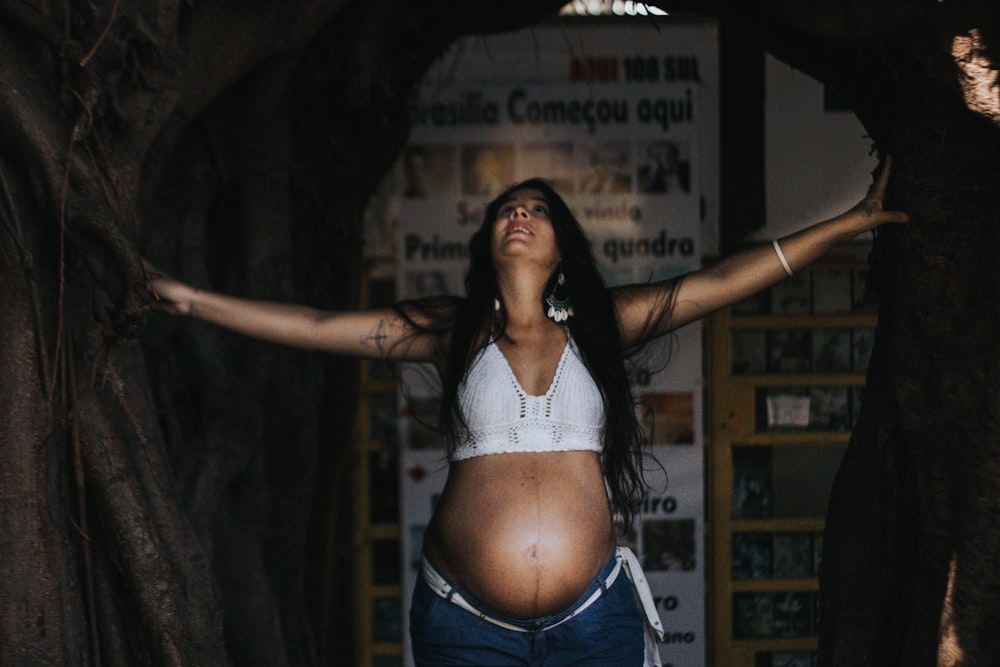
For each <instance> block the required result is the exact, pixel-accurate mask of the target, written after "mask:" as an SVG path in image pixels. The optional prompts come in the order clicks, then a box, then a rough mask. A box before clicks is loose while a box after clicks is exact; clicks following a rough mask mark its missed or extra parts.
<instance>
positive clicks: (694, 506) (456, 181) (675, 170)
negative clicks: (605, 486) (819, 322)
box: [395, 27, 717, 667]
mask: <svg viewBox="0 0 1000 667" xmlns="http://www.w3.org/2000/svg"><path fill="white" fill-rule="evenodd" d="M671 31H676V32H677V33H678V34H679V37H678V42H677V43H679V44H682V45H684V46H683V47H678V46H676V44H675V43H674V42H672V40H671V39H670V33H671ZM647 32H649V31H648V30H645V31H644V37H645V38H646V39H645V41H649V37H650V35H647V34H645V33H647ZM664 32H666V33H668V34H663V33H656V34H655V37H656V39H655V41H654V42H652V43H649V44H645V45H643V44H641V42H642V41H644V40H637V39H635V34H634V33H635V31H634V30H631V29H625V30H623V29H618V30H616V31H613V37H614V38H615V39H612V36H609V31H608V30H607V29H605V30H597V31H595V32H594V37H593V43H596V44H617V45H618V46H617V47H616V48H617V49H618V50H619V51H621V50H624V47H622V45H623V44H628V45H629V51H628V55H627V56H617V55H613V56H604V57H586V58H584V57H581V55H580V54H579V53H578V52H576V53H574V52H573V50H572V49H569V48H567V38H566V35H565V31H563V30H552V31H551V33H549V32H544V31H542V32H540V31H535V32H534V33H532V35H531V37H530V39H527V40H526V41H525V42H524V43H525V44H526V45H528V46H525V47H524V49H523V50H518V49H508V50H506V51H505V52H504V55H503V56H500V57H498V56H496V54H492V55H490V52H489V49H485V48H482V45H481V43H479V42H470V43H468V44H464V45H463V46H462V47H460V48H457V49H456V52H457V54H456V55H455V56H454V57H455V59H457V60H456V61H449V62H448V63H443V64H442V67H441V70H440V71H441V72H450V73H451V74H452V77H451V78H448V79H445V78H444V76H443V75H432V76H431V77H429V78H428V83H427V84H426V85H425V86H424V88H423V90H422V91H421V95H420V98H419V100H418V101H417V103H416V105H415V108H414V110H413V131H412V136H411V141H410V144H409V146H408V148H407V149H406V151H405V154H404V156H403V158H402V160H401V161H400V165H399V179H398V184H399V192H398V195H399V208H398V222H397V230H396V234H395V244H396V247H395V256H396V266H397V267H398V276H397V284H398V290H399V294H398V296H399V297H400V298H413V297H420V296H427V295H432V294H440V293H450V294H462V291H463V287H462V286H463V279H464V272H465V270H466V267H467V262H468V250H467V244H468V240H469V237H470V235H471V234H472V232H473V231H474V230H475V229H476V228H477V227H478V225H479V224H480V223H481V221H482V217H483V209H484V207H485V204H486V203H487V202H488V201H489V200H490V199H491V198H492V197H493V196H494V195H496V194H498V193H499V192H500V191H501V190H502V189H504V188H505V187H507V186H508V185H510V184H511V183H514V182H516V181H519V180H522V179H525V178H528V177H532V176H541V177H543V178H546V179H548V180H549V181H550V182H551V183H552V184H553V185H554V187H555V188H556V190H557V191H559V192H560V194H562V195H563V197H564V198H565V199H566V201H567V203H568V204H569V206H570V208H571V209H572V210H573V212H574V214H575V215H576V216H577V219H578V220H579V221H580V223H581V224H582V225H583V227H584V229H585V231H586V233H587V234H588V236H589V238H590V239H591V240H592V243H593V250H594V253H595V256H596V257H597V260H598V262H599V265H600V267H601V270H602V272H603V274H604V277H605V279H606V281H607V282H608V284H610V285H621V284H626V283H633V282H649V281H657V280H663V279H665V278H669V277H672V276H676V275H680V274H682V273H685V272H687V271H690V270H692V269H696V268H698V267H699V265H700V261H701V257H702V255H703V254H704V253H705V251H706V250H705V248H704V239H705V238H710V239H711V238H713V233H712V231H711V230H709V231H708V232H706V230H705V228H704V227H705V224H706V223H705V222H704V220H705V218H706V215H705V208H706V207H705V201H706V197H705V187H704V186H703V185H702V180H703V178H702V175H703V174H704V173H705V172H706V171H707V170H706V168H705V165H704V164H703V163H702V160H703V159H704V158H703V156H704V154H705V151H703V150H702V149H701V148H700V146H699V143H700V142H701V139H702V137H703V136H704V128H703V127H700V124H703V123H708V124H709V126H710V127H712V129H713V131H714V127H713V126H714V123H715V119H716V117H717V112H716V99H715V90H714V86H715V80H714V72H715V56H714V53H715V40H714V33H712V32H710V31H708V30H707V29H706V28H703V27H697V28H695V27H691V28H683V29H682V28H672V29H670V30H666V29H664ZM695 37H697V38H698V39H695ZM580 39H581V41H582V42H584V43H587V40H586V37H581V38H580ZM559 45H561V47H560V46H559ZM694 45H697V46H694ZM675 48H680V50H679V51H677V50H674V49H675ZM560 49H561V50H560ZM539 51H544V52H545V53H546V55H545V56H544V62H545V66H544V67H543V66H542V65H541V60H539V59H537V56H538V52H539ZM612 52H613V51H612ZM531 54H534V55H533V56H531ZM528 56H531V57H535V58H536V60H535V61H534V62H535V65H536V67H537V68H538V69H536V70H531V68H530V67H529V65H528V64H526V62H525V59H526V58H528ZM529 60H530V58H529ZM470 63H474V64H475V66H474V65H473V64H470ZM463 72H464V74H463ZM470 72H475V75H474V76H473V75H472V74H470ZM531 72H533V73H531ZM494 73H495V76H491V74H494ZM705 75H710V76H712V77H713V78H712V79H711V80H710V81H708V82H706V80H705V79H704V76H705ZM436 76H437V77H438V78H436ZM515 77H520V78H518V79H516V80H515ZM709 87H710V88H711V90H706V88H709ZM706 100H707V101H706ZM708 152H709V154H710V155H711V159H712V160H713V161H714V159H715V158H714V155H715V153H714V148H712V149H711V150H709V151H708ZM713 166H714V165H713ZM707 187H709V188H714V187H715V184H714V182H713V183H711V184H709V185H708V186H707ZM709 224H710V223H709ZM711 251H712V252H714V249H712V250H711ZM630 370H631V373H632V381H633V385H634V390H635V394H636V396H637V397H638V398H639V399H640V403H641V405H640V407H639V410H640V417H641V419H642V422H643V425H644V427H645V428H646V430H647V432H648V433H649V434H650V436H651V440H652V444H651V447H650V448H649V455H650V456H649V459H648V460H647V461H646V463H645V468H646V471H647V472H646V480H647V482H648V483H649V489H648V493H647V495H646V496H645V498H644V499H643V502H642V506H641V508H640V510H641V511H640V513H639V519H638V520H637V521H636V524H635V525H634V526H633V527H632V530H631V531H629V532H628V533H627V535H626V536H625V538H623V539H624V541H625V542H626V543H627V544H628V545H629V546H631V547H632V548H633V550H634V551H635V552H636V553H637V554H638V555H639V558H640V561H641V563H642V565H643V567H644V569H645V572H646V576H647V579H648V580H649V582H650V585H651V588H652V590H653V594H654V598H655V599H656V602H657V604H658V610H659V612H660V617H661V620H662V621H663V625H664V627H665V628H666V632H667V637H666V639H665V643H664V645H663V646H661V654H662V656H663V661H664V664H669V665H674V667H702V666H703V665H704V664H705V657H704V655H705V641H704V635H705V632H704V627H705V586H704V581H705V572H706V567H705V550H704V500H703V433H702V424H703V419H702V410H703V407H702V393H703V392H702V349H701V333H700V329H699V328H698V326H697V325H692V326H689V327H686V328H684V329H682V330H680V331H678V332H676V333H675V334H674V335H671V336H667V337H664V339H662V340H660V341H657V342H656V343H655V344H653V345H650V346H649V348H648V349H647V350H645V351H644V352H643V354H642V355H641V356H640V358H638V359H633V360H632V366H631V369H630ZM425 372H426V371H424V370H421V369H414V370H413V372H412V373H411V374H409V375H408V376H407V377H409V379H410V381H409V382H408V383H407V384H408V385H410V386H409V387H408V391H407V393H406V395H405V398H404V399H403V400H404V401H405V405H404V407H403V410H402V414H404V415H412V416H413V418H412V419H404V420H403V424H402V429H401V431H402V439H401V441H402V443H403V451H402V452H401V457H400V460H401V481H402V484H401V489H402V494H403V503H402V511H401V521H402V526H403V540H404V558H403V568H404V577H403V582H404V587H403V591H404V592H403V595H404V609H407V608H408V606H409V604H408V596H409V592H410V590H412V586H413V582H414V579H415V577H416V575H417V569H416V566H417V565H418V563H419V553H420V542H421V538H422V534H423V529H424V526H425V525H426V524H427V521H428V520H429V518H430V514H431V511H432V509H433V505H434V502H435V500H436V497H437V494H438V493H440V490H441V488H442V486H443V483H444V478H445V475H446V461H445V458H444V449H443V443H441V442H440V440H439V438H438V436H437V435H436V434H434V433H432V432H430V431H428V430H427V429H426V428H424V427H422V426H421V425H420V422H421V420H420V416H421V415H427V416H429V417H433V415H434V414H436V409H437V404H436V400H437V399H436V396H435V395H434V391H433V389H432V388H431V387H430V386H429V385H428V387H427V389H426V391H421V389H420V383H419V377H420V376H421V375H422V374H424V373H425ZM414 378H416V379H414ZM404 619H405V615H404ZM404 641H405V640H404ZM404 653H408V651H407V652H404ZM408 660H409V658H408V657H407V658H406V661H408ZM405 664H411V663H409V662H406V663H405Z"/></svg>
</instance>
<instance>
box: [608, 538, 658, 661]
mask: <svg viewBox="0 0 1000 667" xmlns="http://www.w3.org/2000/svg"><path fill="white" fill-rule="evenodd" d="M616 553H617V554H618V555H619V557H621V558H623V559H624V560H625V574H626V575H627V576H628V578H629V581H631V582H632V590H634V591H635V596H636V598H638V599H639V604H641V605H642V611H643V612H644V613H645V615H646V624H645V625H646V632H645V636H646V659H645V662H644V663H643V665H644V667H660V666H661V664H662V663H661V662H660V648H659V645H658V642H660V641H663V623H661V622H660V615H659V613H657V611H656V603H655V602H653V593H652V592H650V590H649V583H648V582H647V581H646V575H644V574H643V573H642V566H641V565H640V564H639V559H638V558H636V557H635V554H634V553H632V550H631V549H629V548H628V547H618V549H617V552H616Z"/></svg>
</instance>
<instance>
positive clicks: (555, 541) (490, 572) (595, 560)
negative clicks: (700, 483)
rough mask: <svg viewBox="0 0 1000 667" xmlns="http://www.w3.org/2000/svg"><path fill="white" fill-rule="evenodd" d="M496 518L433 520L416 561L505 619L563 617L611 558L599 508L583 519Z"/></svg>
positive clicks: (609, 532)
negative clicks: (427, 562) (423, 558)
mask: <svg viewBox="0 0 1000 667" xmlns="http://www.w3.org/2000/svg"><path fill="white" fill-rule="evenodd" d="M462 514H463V515H464V514H465V511H464V510H463V512H462ZM499 514H500V516H497V515H496V513H494V514H492V515H491V514H489V513H484V512H475V511H474V510H472V511H469V512H468V515H467V516H464V517H463V518H458V517H456V516H455V515H454V513H452V512H446V513H444V514H437V515H435V517H434V520H433V521H432V523H431V526H430V527H429V528H428V531H427V534H426V537H425V541H424V553H425V555H426V557H427V558H428V560H430V562H431V563H432V564H433V565H434V566H435V567H436V568H438V569H439V570H440V571H441V572H442V573H444V574H445V575H446V576H447V577H448V578H449V579H452V580H453V581H455V582H457V583H458V585H459V586H460V587H461V588H463V589H465V590H467V591H468V592H469V593H470V594H472V595H473V596H474V597H475V598H476V599H478V600H479V601H481V602H482V603H483V604H484V605H486V606H488V607H490V608H492V609H494V610H495V611H497V612H500V613H502V614H503V615H505V616H510V617H514V618H528V617H534V616H543V615H546V614H552V613H555V612H556V611H558V610H560V609H564V608H565V607H567V606H568V605H570V604H571V603H572V602H573V601H574V600H576V599H577V598H578V597H579V596H580V595H581V594H582V593H583V591H584V590H586V587H587V586H588V585H589V584H590V583H591V581H592V580H593V578H594V576H595V575H596V574H597V572H598V571H599V570H600V569H601V566H602V565H604V564H605V563H606V562H607V560H608V559H609V558H610V557H611V554H612V553H613V552H614V547H615V532H614V529H613V526H612V523H611V519H610V516H609V514H608V510H607V507H606V504H605V506H604V507H603V508H594V510H593V511H592V512H590V513H589V514H590V516H584V515H585V514H588V513H586V512H584V513H581V512H580V511H579V508H577V509H576V510H575V511H574V512H572V513H560V512H558V511H554V512H552V513H551V514H543V515H538V514H534V513H532V512H525V513H524V514H522V515H519V514H516V513H512V514H510V515H507V514H505V513H504V512H502V511H501V512H500V513H499Z"/></svg>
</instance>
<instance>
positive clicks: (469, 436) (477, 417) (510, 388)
mask: <svg viewBox="0 0 1000 667" xmlns="http://www.w3.org/2000/svg"><path fill="white" fill-rule="evenodd" d="M457 398H458V404H459V406H460V408H461V410H462V414H463V416H464V417H465V425H466V427H467V430H466V432H465V434H464V435H465V438H464V439H463V440H462V441H461V442H458V443H456V445H455V449H454V451H453V452H452V454H451V457H450V458H451V460H452V461H460V460H462V459H470V458H473V457H475V456H483V455H485V454H502V453H507V452H565V451H575V450H587V451H595V452H600V451H601V450H602V449H603V442H604V439H603V432H604V402H603V400H602V399H601V392H600V389H598V388H597V385H596V384H595V383H594V380H593V378H592V377H591V376H590V373H589V372H588V371H587V367H586V366H585V365H584V363H583V360H582V359H581V358H580V351H579V350H578V349H577V347H576V344H575V343H574V342H573V339H572V338H570V337H568V336H567V341H566V347H565V348H564V349H563V353H562V356H561V357H560V358H559V365H558V366H557V367H556V373H555V376H554V377H553V378H552V383H551V384H550V385H549V389H548V391H546V392H545V393H544V394H543V395H541V396H533V395H531V394H528V393H527V392H526V391H524V389H523V388H522V387H521V384H520V383H519V382H518V381H517V377H516V376H515V375H514V371H513V370H512V369H511V367H510V365H509V364H508V363H507V359H506V357H504V356H503V352H501V351H500V348H498V347H497V346H496V344H495V343H494V342H493V341H490V342H489V343H487V344H486V346H485V347H484V348H483V349H482V350H480V351H479V353H478V354H477V355H476V358H475V359H474V360H473V361H472V364H471V365H470V366H469V370H468V371H467V372H466V374H465V379H464V380H463V381H462V383H461V384H460V385H459V387H458V396H457Z"/></svg>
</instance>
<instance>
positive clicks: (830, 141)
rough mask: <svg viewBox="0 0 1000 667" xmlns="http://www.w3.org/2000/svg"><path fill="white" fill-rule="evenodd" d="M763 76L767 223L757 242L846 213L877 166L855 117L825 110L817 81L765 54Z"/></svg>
mask: <svg viewBox="0 0 1000 667" xmlns="http://www.w3.org/2000/svg"><path fill="white" fill-rule="evenodd" d="M764 77H765V106H766V109H765V120H764V131H765V137H764V147H765V148H764V150H765V156H764V160H765V162H764V165H765V179H766V181H765V182H766V187H767V193H766V207H767V209H766V210H767V223H766V226H765V228H763V229H761V230H758V231H757V232H755V233H754V235H753V237H754V239H755V240H765V239H771V238H774V237H778V236H782V235H784V234H787V233H789V232H792V231H795V230H796V229H799V228H801V227H803V226H805V225H807V224H808V223H810V222H818V221H819V220H823V219H826V218H830V217H832V216H834V215H836V214H837V213H840V212H842V211H844V210H846V209H848V208H850V207H851V206H853V205H854V204H855V203H857V202H858V200H860V199H861V198H862V197H863V196H864V194H865V191H866V190H867V189H868V185H869V184H870V183H871V170H872V169H873V168H874V167H875V165H876V164H877V163H878V161H877V159H876V158H875V156H874V155H871V156H870V155H869V150H870V146H871V141H870V140H869V139H868V138H867V137H866V136H865V130H864V127H863V126H862V125H861V123H860V121H858V119H857V117H856V116H855V115H854V114H853V113H851V112H849V111H832V112H826V111H824V110H823V87H822V85H820V83H819V82H817V81H816V80H815V79H813V78H811V77H809V76H807V75H805V74H803V73H802V72H800V71H798V70H793V69H792V68H791V67H788V66H787V65H785V64H783V63H781V62H779V61H778V60H776V59H775V58H773V57H771V56H767V58H766V64H765V70H764ZM869 238H870V235H869ZM862 240H864V239H862Z"/></svg>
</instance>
